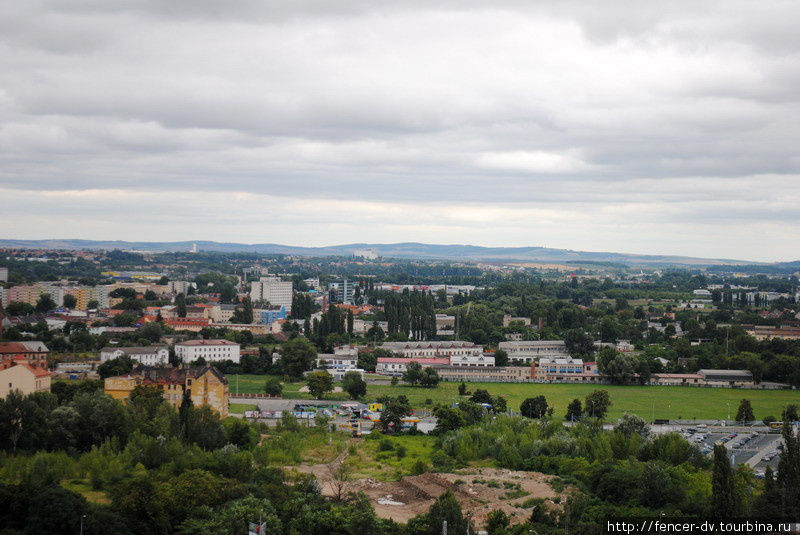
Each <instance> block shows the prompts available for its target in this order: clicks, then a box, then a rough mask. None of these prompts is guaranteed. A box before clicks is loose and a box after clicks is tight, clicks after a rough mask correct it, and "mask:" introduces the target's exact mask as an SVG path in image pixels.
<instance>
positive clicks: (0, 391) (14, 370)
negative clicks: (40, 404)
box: [0, 362, 50, 399]
mask: <svg viewBox="0 0 800 535" xmlns="http://www.w3.org/2000/svg"><path fill="white" fill-rule="evenodd" d="M12 390H19V391H20V392H21V393H23V394H33V393H34V392H49V391H50V372H48V371H47V370H43V369H41V368H34V367H33V366H30V365H29V364H27V363H25V362H20V363H18V364H14V365H12V366H9V367H7V368H3V369H2V370H0V399H5V397H6V396H8V394H9V393H10V392H11V391H12Z"/></svg>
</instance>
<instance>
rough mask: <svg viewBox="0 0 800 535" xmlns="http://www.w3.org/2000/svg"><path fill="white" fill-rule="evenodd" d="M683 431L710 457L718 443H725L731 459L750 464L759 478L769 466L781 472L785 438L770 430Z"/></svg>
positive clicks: (709, 428)
mask: <svg viewBox="0 0 800 535" xmlns="http://www.w3.org/2000/svg"><path fill="white" fill-rule="evenodd" d="M680 432H681V433H682V434H683V436H684V437H685V438H686V440H688V441H689V442H690V443H692V444H696V445H697V446H698V447H699V448H700V451H702V452H703V453H704V454H706V455H710V454H711V452H712V451H713V449H714V444H716V443H722V444H724V445H725V447H726V448H727V449H728V453H729V455H730V456H731V462H733V463H734V464H742V463H744V464H748V465H749V466H750V467H752V468H753V470H754V471H755V472H756V475H757V476H763V475H764V470H765V469H766V467H767V465H769V466H771V467H772V469H773V470H777V467H778V456H779V454H780V449H781V448H783V440H782V438H781V435H780V434H779V433H769V432H768V430H767V429H766V428H753V429H749V430H741V429H739V430H726V429H723V428H718V427H705V428H698V427H691V426H687V427H684V428H683V429H681V431H680Z"/></svg>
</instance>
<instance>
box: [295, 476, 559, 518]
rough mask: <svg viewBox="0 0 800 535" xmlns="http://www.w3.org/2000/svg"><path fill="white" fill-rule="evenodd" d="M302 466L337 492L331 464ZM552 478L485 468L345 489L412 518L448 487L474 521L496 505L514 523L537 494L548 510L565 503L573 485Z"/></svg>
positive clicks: (391, 514)
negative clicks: (561, 486)
mask: <svg viewBox="0 0 800 535" xmlns="http://www.w3.org/2000/svg"><path fill="white" fill-rule="evenodd" d="M302 471H304V472H306V473H313V474H314V475H315V476H317V479H318V480H319V483H320V486H321V487H322V489H323V493H324V494H326V495H328V496H331V495H332V494H333V492H334V491H333V488H334V487H333V486H332V484H331V483H332V482H331V481H330V472H329V470H328V469H327V467H326V468H324V469H319V470H317V469H315V467H304V468H303V469H302ZM553 477H554V476H549V475H545V474H541V473H538V472H520V471H514V470H503V469H495V468H481V469H471V470H461V471H458V472H456V473H452V474H435V473H425V474H421V475H418V476H407V477H404V478H402V479H400V480H399V481H377V480H375V479H360V480H357V481H351V482H349V483H348V484H347V491H348V492H359V491H360V492H363V493H364V494H366V495H367V496H368V497H369V499H370V501H371V502H372V505H373V507H374V508H375V513H376V514H377V515H378V516H379V517H381V518H391V519H393V520H395V521H397V522H408V520H409V519H411V518H413V517H415V516H416V515H418V514H421V513H426V512H427V511H428V509H430V506H431V505H432V504H433V502H434V501H435V500H436V498H438V497H439V496H440V495H442V494H444V493H445V492H446V491H447V490H448V489H450V490H452V491H453V493H454V494H455V496H456V499H457V500H458V501H459V503H460V504H461V508H462V510H463V511H464V512H465V513H466V514H470V515H471V517H472V521H473V523H474V525H476V526H483V525H484V524H485V522H486V515H488V514H489V512H490V511H492V510H494V509H502V510H503V511H505V512H506V513H507V514H508V515H509V516H510V517H512V519H513V520H512V521H513V522H522V521H524V520H527V519H528V518H529V517H530V514H531V508H530V507H531V506H530V504H526V505H527V507H524V506H523V505H524V504H525V502H526V501H529V500H531V499H535V498H541V499H544V500H545V506H546V507H548V508H549V509H561V503H563V502H564V500H566V494H567V493H568V492H569V491H570V490H569V489H565V490H564V491H563V492H562V493H558V492H556V491H555V490H554V489H553V487H552V486H550V481H552V479H553ZM556 502H558V503H556Z"/></svg>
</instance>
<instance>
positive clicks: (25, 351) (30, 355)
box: [0, 342, 50, 371]
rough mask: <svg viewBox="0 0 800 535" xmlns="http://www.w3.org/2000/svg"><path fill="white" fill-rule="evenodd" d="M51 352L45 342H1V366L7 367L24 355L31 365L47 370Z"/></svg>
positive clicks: (24, 358)
mask: <svg viewBox="0 0 800 535" xmlns="http://www.w3.org/2000/svg"><path fill="white" fill-rule="evenodd" d="M49 354H50V350H49V349H47V346H46V345H44V343H43V342H0V368H7V367H9V366H11V365H12V364H14V362H15V361H19V360H20V359H19V357H22V360H23V361H25V362H27V363H28V364H29V365H30V366H31V367H33V368H39V369H41V370H45V371H46V370H47V356H48V355H49Z"/></svg>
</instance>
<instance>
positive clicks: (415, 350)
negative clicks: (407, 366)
mask: <svg viewBox="0 0 800 535" xmlns="http://www.w3.org/2000/svg"><path fill="white" fill-rule="evenodd" d="M381 347H382V348H383V349H388V350H389V351H392V352H393V353H399V354H400V355H403V357H405V358H448V359H449V358H450V357H454V356H455V357H482V356H483V348H482V347H481V346H476V345H475V344H473V343H472V342H460V341H454V342H449V341H445V342H438V341H434V342H386V343H384V344H383V345H382V346H381Z"/></svg>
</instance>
